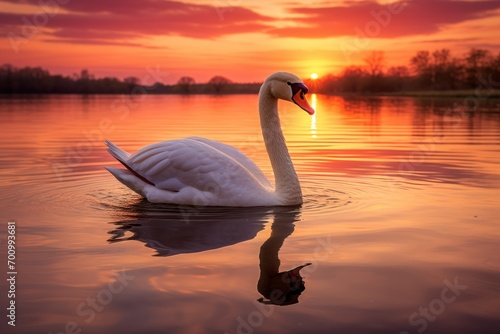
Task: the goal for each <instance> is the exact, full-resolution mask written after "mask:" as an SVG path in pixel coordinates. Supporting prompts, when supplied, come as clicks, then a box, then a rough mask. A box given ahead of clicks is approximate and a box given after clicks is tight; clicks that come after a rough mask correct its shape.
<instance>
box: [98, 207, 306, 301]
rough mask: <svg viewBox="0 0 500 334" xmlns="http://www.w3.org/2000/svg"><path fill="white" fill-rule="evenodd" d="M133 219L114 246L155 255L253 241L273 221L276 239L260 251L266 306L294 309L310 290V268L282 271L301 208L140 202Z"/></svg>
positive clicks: (116, 232)
mask: <svg viewBox="0 0 500 334" xmlns="http://www.w3.org/2000/svg"><path fill="white" fill-rule="evenodd" d="M124 211H125V212H131V216H130V217H128V219H125V220H120V221H116V222H113V224H114V225H116V228H114V229H113V230H111V231H110V232H109V234H111V235H112V236H111V237H110V238H109V239H108V241H109V242H112V243H114V242H121V241H126V240H137V241H140V242H143V243H144V244H145V246H147V247H149V248H152V249H154V250H155V251H156V252H157V253H156V254H155V255H156V256H172V255H176V254H187V253H197V252H203V251H208V250H212V249H217V248H221V247H226V246H230V245H235V244H237V243H240V242H243V241H247V240H251V239H253V238H254V237H255V236H256V235H257V233H258V232H260V231H261V230H263V229H264V225H265V224H266V223H267V222H268V221H269V218H270V217H271V216H272V217H273V218H274V220H273V224H272V226H271V235H270V236H269V238H268V239H267V240H266V241H265V242H264V243H263V244H262V246H261V247H260V252H259V267H260V276H259V279H258V283H257V290H258V292H259V293H260V294H261V295H262V296H263V297H264V298H266V300H265V299H264V298H260V299H258V301H259V302H261V303H264V304H275V305H291V304H295V303H297V302H298V298H299V296H300V294H301V293H302V292H303V291H304V290H305V284H304V281H303V279H302V277H301V275H300V270H301V269H302V268H304V267H305V266H307V265H309V264H310V263H306V264H304V265H301V266H298V267H296V268H294V269H291V270H288V271H282V272H280V271H279V267H280V259H279V255H278V253H279V251H280V249H281V247H282V246H283V243H284V241H285V239H286V238H287V237H288V236H290V235H291V234H292V233H293V231H294V226H295V225H294V223H295V222H296V221H298V220H299V216H300V207H260V208H259V207H257V208H227V207H206V208H202V209H199V208H196V207H191V206H186V207H182V206H178V205H169V204H153V203H149V202H147V201H141V202H138V203H136V204H133V205H132V206H131V207H127V208H126V210H124Z"/></svg>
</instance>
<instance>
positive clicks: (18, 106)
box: [0, 95, 500, 334]
mask: <svg viewBox="0 0 500 334" xmlns="http://www.w3.org/2000/svg"><path fill="white" fill-rule="evenodd" d="M310 98H312V104H313V105H314V106H315V107H316V109H317V113H316V115H315V116H313V117H310V116H309V115H307V114H306V113H305V112H303V111H301V110H299V109H298V108H297V107H296V106H294V105H292V104H289V103H285V102H284V103H281V104H280V115H281V119H282V125H283V129H284V133H285V136H286V138H287V143H288V146H289V150H290V153H291V156H292V159H293V161H294V164H295V167H296V169H297V173H298V175H299V178H300V180H301V184H302V188H303V193H304V201H305V202H304V204H303V205H302V206H301V207H296V208H253V209H252V208H247V209H223V208H212V209H210V208H203V207H185V206H182V207H179V206H169V205H158V204H150V203H148V202H146V201H144V200H142V199H141V198H140V197H139V196H138V195H136V194H135V193H133V192H132V191H130V190H129V189H127V188H126V187H124V186H123V185H122V184H120V183H119V182H118V181H117V180H116V179H115V178H114V177H113V176H112V175H111V174H109V173H108V172H107V171H106V170H105V169H104V166H115V167H118V166H119V164H118V163H117V162H116V161H113V159H112V158H111V157H110V156H109V155H108V153H107V152H106V148H105V145H104V143H103V140H104V138H108V139H110V140H112V141H113V142H115V143H116V144H118V145H119V146H121V147H122V148H124V149H126V150H128V151H130V152H133V151H135V150H138V149H139V148H141V147H143V146H145V145H147V144H150V143H153V142H158V141H163V140H167V139H174V138H182V137H186V136H192V135H196V136H203V137H207V138H211V139H215V140H219V141H223V142H225V143H228V144H231V145H233V146H235V147H238V148H239V149H241V150H242V151H243V152H245V153H246V154H247V155H248V156H249V157H250V158H252V159H253V160H254V161H255V162H256V163H257V164H258V165H259V166H261V168H262V169H263V171H264V172H265V173H266V175H268V176H269V177H270V178H271V179H272V177H273V175H272V170H271V167H270V163H269V161H268V157H267V155H266V151H265V149H264V146H263V141H262V137H261V134H260V128H259V123H258V114H257V107H256V105H257V96H256V95H238V96H143V97H141V98H140V100H131V99H130V98H129V97H120V96H51V97H39V98H37V97H33V98H10V99H6V98H3V99H0V127H1V131H0V140H1V145H2V146H1V150H0V166H1V169H0V175H1V178H0V185H1V194H0V219H1V225H0V226H1V231H0V236H1V238H0V241H1V242H0V247H1V253H0V255H1V257H2V258H1V260H0V263H2V266H1V267H2V272H3V274H2V277H4V278H3V279H2V280H1V282H2V288H1V303H2V304H1V310H2V311H1V312H0V313H1V317H0V319H2V320H1V325H0V328H2V330H1V331H2V333H5V329H7V332H8V333H53V334H56V333H189V334H195V333H247V334H249V333H384V334H387V333H393V334H402V333H498V331H499V328H500V260H499V256H498V254H500V225H499V217H500V208H499V206H500V205H499V204H500V202H499V198H500V191H499V187H500V145H499V144H500V101H499V100H485V101H480V107H479V108H478V109H477V110H476V111H475V112H474V113H473V114H471V113H468V112H465V111H464V110H462V109H461V108H460V106H463V105H464V103H466V104H467V106H470V105H474V104H475V102H477V101H476V100H477V99H476V100H474V97H470V98H469V99H468V100H466V99H456V100H445V99H434V100H432V99H413V98H370V99H354V98H353V99H344V98H340V97H326V96H321V95H319V96H312V97H310ZM453 106H455V107H454V108H452V107H453ZM8 221H14V222H15V231H16V245H15V246H16V258H15V261H14V262H15V268H14V269H15V271H16V272H17V274H16V275H15V278H16V279H15V290H16V292H15V298H13V297H11V298H9V297H8V296H7V294H8V291H7V290H9V288H10V284H9V285H7V284H6V279H5V278H6V277H7V272H10V271H12V270H9V268H8V267H7V256H8V254H7V237H6V235H7V231H8V224H7V222H8ZM278 257H279V260H280V262H278V260H277V258H278ZM260 262H262V263H261V264H263V263H264V265H263V267H265V266H266V263H267V264H268V265H269V264H270V263H271V264H272V265H274V269H276V270H278V265H279V271H289V270H291V269H293V268H295V267H297V266H299V265H302V264H305V263H308V262H310V263H312V265H310V266H308V267H306V268H304V269H302V271H301V273H302V277H303V279H304V282H305V290H304V291H303V292H302V293H301V294H300V295H295V296H294V297H293V298H295V299H293V298H292V299H291V300H290V302H289V304H291V305H286V306H276V305H273V304H268V303H267V304H266V303H260V302H258V301H257V299H259V298H261V297H262V295H261V294H260V293H259V291H258V290H257V282H258V281H259V277H261V276H263V275H264V276H265V275H266V272H261V270H260V269H259V263H260ZM9 277H10V276H9ZM297 297H298V298H297ZM11 300H15V305H16V310H15V314H16V318H15V325H16V327H15V328H13V327H11V326H9V325H8V324H7V322H8V321H10V320H9V318H8V317H6V315H8V314H9V312H10V311H9V310H6V308H7V307H8V305H9V304H8V303H9V302H10V301H11ZM266 300H267V299H266Z"/></svg>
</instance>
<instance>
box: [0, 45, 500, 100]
mask: <svg viewBox="0 0 500 334" xmlns="http://www.w3.org/2000/svg"><path fill="white" fill-rule="evenodd" d="M364 63H365V64H364V65H363V66H349V67H347V68H345V69H344V70H343V71H342V73H341V74H340V75H326V76H324V77H322V78H319V79H316V80H313V79H307V80H305V82H306V84H307V85H308V86H309V88H310V90H311V91H312V92H315V93H323V94H349V93H358V94H381V93H397V92H408V91H429V90H432V91H449V90H454V91H456V90H470V89H476V88H478V87H479V86H481V85H488V84H489V85H490V86H492V87H489V88H499V87H500V53H498V55H494V54H493V53H492V52H491V51H489V50H485V49H476V48H472V49H470V50H469V51H468V52H467V53H466V54H465V55H463V56H461V57H455V56H453V55H452V53H451V51H450V50H449V49H441V50H436V51H434V52H432V53H431V52H429V51H418V52H417V53H416V54H415V55H414V56H413V57H412V58H411V59H410V61H409V66H392V67H388V68H387V69H386V67H387V66H386V61H385V55H384V53H383V52H381V51H373V52H371V53H370V54H369V55H368V56H367V57H366V58H365V59H364ZM137 86H140V82H139V80H138V79H137V78H135V77H128V78H125V79H123V80H119V79H117V78H110V77H105V78H96V77H95V76H94V75H92V74H90V73H89V71H88V70H82V71H81V72H80V73H79V74H73V75H72V76H63V75H51V74H50V73H49V72H48V71H47V70H45V69H43V68H41V67H23V68H15V67H13V66H12V65H9V64H6V65H3V66H1V67H0V93H4V94H23V93H29V94H44V93H55V94H127V93H131V92H132V91H133V89H134V88H136V87H137ZM259 87H260V83H246V84H242V83H234V82H231V81H230V80H229V79H227V78H225V77H222V76H214V77H213V78H212V79H210V80H209V81H208V82H207V83H196V81H195V79H193V78H192V77H189V76H184V77H181V78H180V79H179V81H178V82H177V83H176V84H174V85H165V84H163V83H156V84H154V85H153V86H149V87H147V91H148V93H153V94H244V93H257V92H258V91H259Z"/></svg>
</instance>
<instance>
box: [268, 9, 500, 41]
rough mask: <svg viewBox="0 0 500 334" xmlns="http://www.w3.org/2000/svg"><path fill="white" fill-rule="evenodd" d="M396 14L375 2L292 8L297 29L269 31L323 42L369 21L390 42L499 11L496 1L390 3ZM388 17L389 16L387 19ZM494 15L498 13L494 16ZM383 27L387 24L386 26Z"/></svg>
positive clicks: (438, 29) (352, 33)
mask: <svg viewBox="0 0 500 334" xmlns="http://www.w3.org/2000/svg"><path fill="white" fill-rule="evenodd" d="M403 3H404V7H401V6H399V7H393V8H398V9H402V10H400V12H399V13H397V14H391V13H390V12H389V11H388V6H389V5H391V4H386V5H383V4H379V3H377V2H375V1H361V2H347V3H346V4H344V5H342V6H323V7H315V8H311V7H296V8H292V9H290V10H289V11H290V13H291V14H294V15H301V16H302V17H301V18H300V19H294V20H295V21H296V22H298V23H300V26H295V27H287V28H279V29H273V30H270V31H269V33H271V34H273V35H275V36H279V37H302V38H324V37H333V36H348V35H354V34H355V28H356V27H358V28H360V29H361V30H364V29H365V26H366V24H367V23H368V22H370V21H375V22H377V18H378V20H379V21H378V24H379V25H380V26H381V27H383V28H382V29H381V30H380V34H377V37H381V38H384V37H385V38H394V37H403V36H411V35H422V34H432V33H435V32H438V31H440V30H442V29H444V28H445V27H446V26H447V25H450V24H456V23H461V22H465V21H469V20H474V19H477V18H483V17H487V16H490V15H494V14H495V11H496V10H498V9H500V1H457V0H407V1H404V2H403V1H394V2H393V3H392V5H396V4H399V5H401V4H403ZM387 13H389V16H388V15H387ZM496 14H498V12H496ZM386 23H387V24H386Z"/></svg>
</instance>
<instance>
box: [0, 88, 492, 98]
mask: <svg viewBox="0 0 500 334" xmlns="http://www.w3.org/2000/svg"><path fill="white" fill-rule="evenodd" d="M257 94H258V90H257V91H256V90H255V89H252V90H249V91H245V90H236V91H225V92H220V93H217V94H215V93H213V92H193V93H179V92H175V91H155V90H148V91H147V93H146V94H145V95H182V96H196V95H212V96H225V95H257ZM310 94H318V95H323V96H338V97H346V98H349V97H353V98H354V97H416V98H461V97H479V98H483V99H491V98H494V99H500V90H498V89H496V90H494V91H493V92H490V91H487V90H484V89H483V90H478V91H476V90H473V89H470V90H448V91H436V90H428V91H399V92H387V93H383V92H380V93H337V94H324V93H315V92H311V93H310ZM47 95H80V96H92V95H130V94H127V93H90V94H82V93H70V92H68V93H12V94H9V93H3V92H0V98H10V97H27V96H33V97H34V96H47Z"/></svg>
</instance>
